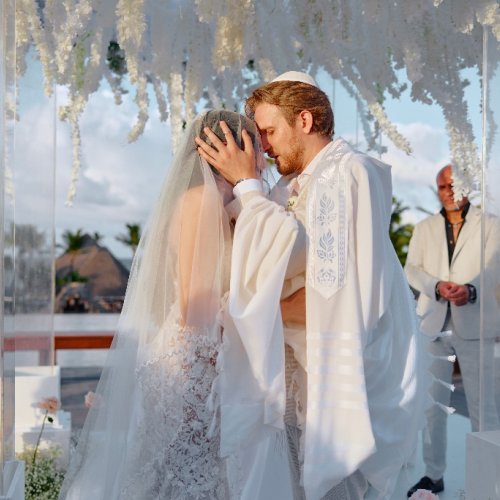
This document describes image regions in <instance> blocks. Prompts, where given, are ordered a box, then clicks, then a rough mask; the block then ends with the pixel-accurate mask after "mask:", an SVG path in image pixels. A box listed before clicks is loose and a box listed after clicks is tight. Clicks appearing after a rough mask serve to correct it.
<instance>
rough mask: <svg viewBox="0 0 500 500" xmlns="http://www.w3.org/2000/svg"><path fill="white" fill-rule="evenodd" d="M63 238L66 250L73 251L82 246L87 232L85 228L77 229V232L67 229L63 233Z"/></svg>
mask: <svg viewBox="0 0 500 500" xmlns="http://www.w3.org/2000/svg"><path fill="white" fill-rule="evenodd" d="M62 239H63V243H64V245H63V246H64V251H65V252H69V253H72V252H76V251H77V250H80V249H81V248H82V246H83V242H84V240H85V234H84V233H83V229H77V230H76V232H72V231H69V230H67V231H64V233H63V234H62Z"/></svg>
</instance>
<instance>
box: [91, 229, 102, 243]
mask: <svg viewBox="0 0 500 500" xmlns="http://www.w3.org/2000/svg"><path fill="white" fill-rule="evenodd" d="M103 238H104V236H103V235H102V234H101V233H100V232H99V231H94V232H93V233H92V239H93V240H94V241H95V242H96V243H97V244H98V245H99V244H100V243H101V241H102V239H103Z"/></svg>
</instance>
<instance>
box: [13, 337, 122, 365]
mask: <svg viewBox="0 0 500 500" xmlns="http://www.w3.org/2000/svg"><path fill="white" fill-rule="evenodd" d="M113 335H114V332H110V331H93V332H64V331H58V332H56V334H55V335H54V351H55V356H56V359H55V360H54V361H55V362H57V351H59V350H62V349H108V348H109V347H110V346H111V342H112V341H113ZM51 349H52V345H51V338H50V337H48V336H41V335H36V334H35V335H33V334H30V333H28V332H17V334H16V336H15V337H10V338H6V339H4V351H6V352H9V351H10V352H12V351H14V350H15V351H38V362H39V364H40V365H46V364H48V363H49V360H50V351H51Z"/></svg>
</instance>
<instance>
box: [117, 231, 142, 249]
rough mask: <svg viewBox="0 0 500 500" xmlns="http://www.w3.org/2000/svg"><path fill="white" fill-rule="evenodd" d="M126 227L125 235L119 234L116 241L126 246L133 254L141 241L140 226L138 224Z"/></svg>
mask: <svg viewBox="0 0 500 500" xmlns="http://www.w3.org/2000/svg"><path fill="white" fill-rule="evenodd" d="M125 226H126V227H127V233H126V234H119V235H118V236H116V239H117V240H118V241H120V242H121V243H123V244H124V245H126V246H128V247H130V248H131V250H132V254H135V250H136V248H137V245H139V241H140V239H141V225H140V224H125Z"/></svg>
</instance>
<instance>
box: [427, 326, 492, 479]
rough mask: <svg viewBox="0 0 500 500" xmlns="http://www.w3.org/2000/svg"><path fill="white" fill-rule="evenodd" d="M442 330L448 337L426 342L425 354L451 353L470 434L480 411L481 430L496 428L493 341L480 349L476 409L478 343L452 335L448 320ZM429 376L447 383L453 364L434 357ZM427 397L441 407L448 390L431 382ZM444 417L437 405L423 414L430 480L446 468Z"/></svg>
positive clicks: (490, 340)
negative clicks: (457, 366)
mask: <svg viewBox="0 0 500 500" xmlns="http://www.w3.org/2000/svg"><path fill="white" fill-rule="evenodd" d="M443 330H449V331H451V332H452V334H451V335H448V336H442V337H439V338H438V339H436V340H435V341H432V342H430V343H429V352H430V353H431V354H432V355H434V356H451V355H453V354H455V355H456V356H457V358H458V361H459V364H460V372H461V374H462V380H463V384H464V389H465V397H466V400H467V409H468V411H469V417H470V420H471V427H472V431H473V432H475V431H478V430H479V415H480V411H482V412H484V429H482V430H493V429H498V428H499V420H498V414H497V409H496V403H495V388H494V377H495V373H494V339H486V340H485V341H484V343H483V347H484V389H485V392H484V394H485V401H484V402H483V408H481V409H480V403H479V382H480V367H479V352H480V351H479V350H480V345H479V344H480V342H479V340H464V339H461V338H460V337H458V336H457V335H456V334H455V333H453V322H452V321H451V320H450V321H448V323H447V325H446V327H445V328H443ZM431 373H432V374H433V375H434V377H435V378H437V379H440V380H442V381H444V382H446V383H449V384H451V382H452V376H453V363H450V362H449V361H446V360H442V359H436V358H434V359H433V361H432V364H431ZM430 392H431V397H432V398H433V400H434V401H437V402H439V403H441V404H443V405H445V406H449V405H450V397H451V393H450V390H449V389H448V388H446V387H445V386H443V385H442V384H440V383H439V382H437V381H436V380H434V381H433V383H432V386H431V391H430ZM447 418H448V415H447V413H446V412H445V411H443V409H441V408H440V407H439V405H437V404H434V405H432V406H431V407H430V408H429V409H428V410H427V413H426V429H425V430H424V432H423V458H424V462H425V465H426V473H425V474H426V475H427V476H429V477H430V478H431V479H440V478H441V477H443V474H444V471H445V469H446V444H447Z"/></svg>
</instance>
